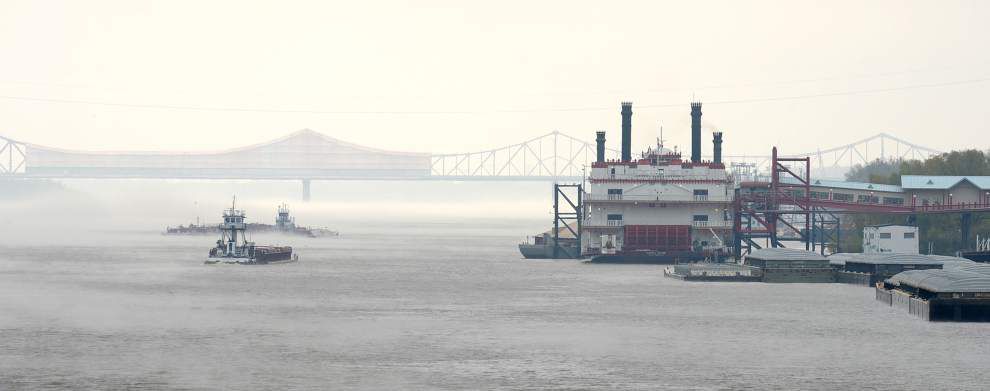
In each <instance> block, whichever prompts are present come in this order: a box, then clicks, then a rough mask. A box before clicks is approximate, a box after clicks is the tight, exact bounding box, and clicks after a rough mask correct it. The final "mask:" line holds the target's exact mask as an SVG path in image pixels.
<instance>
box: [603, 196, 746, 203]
mask: <svg viewBox="0 0 990 391" xmlns="http://www.w3.org/2000/svg"><path fill="white" fill-rule="evenodd" d="M657 198H660V199H657ZM585 200H586V201H625V202H731V201H732V200H731V199H730V198H729V197H725V196H721V195H718V196H711V195H707V196H693V195H690V194H687V195H681V194H661V195H660V197H657V196H656V195H635V194H588V195H587V196H585Z"/></svg>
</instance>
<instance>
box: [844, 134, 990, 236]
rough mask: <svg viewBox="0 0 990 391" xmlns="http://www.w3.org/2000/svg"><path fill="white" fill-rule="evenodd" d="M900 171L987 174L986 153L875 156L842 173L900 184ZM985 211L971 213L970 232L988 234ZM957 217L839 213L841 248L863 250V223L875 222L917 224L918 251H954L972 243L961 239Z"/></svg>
mask: <svg viewBox="0 0 990 391" xmlns="http://www.w3.org/2000/svg"><path fill="white" fill-rule="evenodd" d="M901 175H990V153H988V152H984V151H980V150H975V149H970V150H963V151H952V152H947V153H943V154H941V155H935V156H932V157H930V158H928V159H925V160H875V161H873V162H870V163H869V164H865V165H864V164H857V165H856V166H854V167H853V168H852V169H850V170H849V172H848V173H846V180H848V181H854V182H871V183H881V184H887V185H900V184H901ZM986 217H987V214H985V213H974V214H973V225H972V229H971V231H970V232H971V235H980V236H981V237H982V236H986V235H988V234H990V219H987V218H986ZM960 220H961V217H960V216H959V215H958V214H945V215H917V216H891V215H874V214H864V215H845V216H843V217H842V229H843V230H844V231H843V232H842V238H841V240H842V243H841V250H842V252H862V251H863V227H864V226H867V225H877V224H907V225H917V226H918V230H919V235H920V239H919V244H920V247H921V252H922V253H925V254H927V253H928V252H929V248H930V249H931V252H932V253H933V254H942V255H954V254H955V253H956V251H959V250H962V249H964V248H971V247H973V239H974V238H970V239H969V243H963V241H962V238H961V229H960V227H961V225H960Z"/></svg>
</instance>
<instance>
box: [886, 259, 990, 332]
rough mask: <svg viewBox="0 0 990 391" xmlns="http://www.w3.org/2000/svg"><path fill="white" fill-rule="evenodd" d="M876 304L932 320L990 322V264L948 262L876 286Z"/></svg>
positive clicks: (905, 273) (903, 273)
mask: <svg viewBox="0 0 990 391" xmlns="http://www.w3.org/2000/svg"><path fill="white" fill-rule="evenodd" d="M875 289H876V299H877V301H879V302H881V303H884V304H886V305H889V306H891V307H898V308H901V309H903V310H906V311H907V312H908V313H909V314H911V315H914V316H917V317H919V318H921V319H924V320H929V321H956V322H990V265H987V264H981V263H968V264H967V263H961V262H956V263H947V264H945V265H943V269H926V270H910V271H906V272H902V273H898V274H897V275H894V276H893V277H891V278H888V279H886V280H884V281H882V282H878V283H877V284H876V288H875Z"/></svg>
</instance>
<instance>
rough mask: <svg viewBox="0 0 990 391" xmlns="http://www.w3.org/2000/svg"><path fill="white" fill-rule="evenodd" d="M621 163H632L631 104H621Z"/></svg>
mask: <svg viewBox="0 0 990 391" xmlns="http://www.w3.org/2000/svg"><path fill="white" fill-rule="evenodd" d="M622 161H624V162H628V161H632V102H622Z"/></svg>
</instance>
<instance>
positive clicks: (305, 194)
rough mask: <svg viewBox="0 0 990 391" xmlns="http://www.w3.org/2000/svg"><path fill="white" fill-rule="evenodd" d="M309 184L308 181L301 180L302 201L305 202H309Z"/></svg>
mask: <svg viewBox="0 0 990 391" xmlns="http://www.w3.org/2000/svg"><path fill="white" fill-rule="evenodd" d="M309 182H310V180H309V179H303V180H302V199H303V201H305V202H309V199H310V195H311V193H310V189H309Z"/></svg>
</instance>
